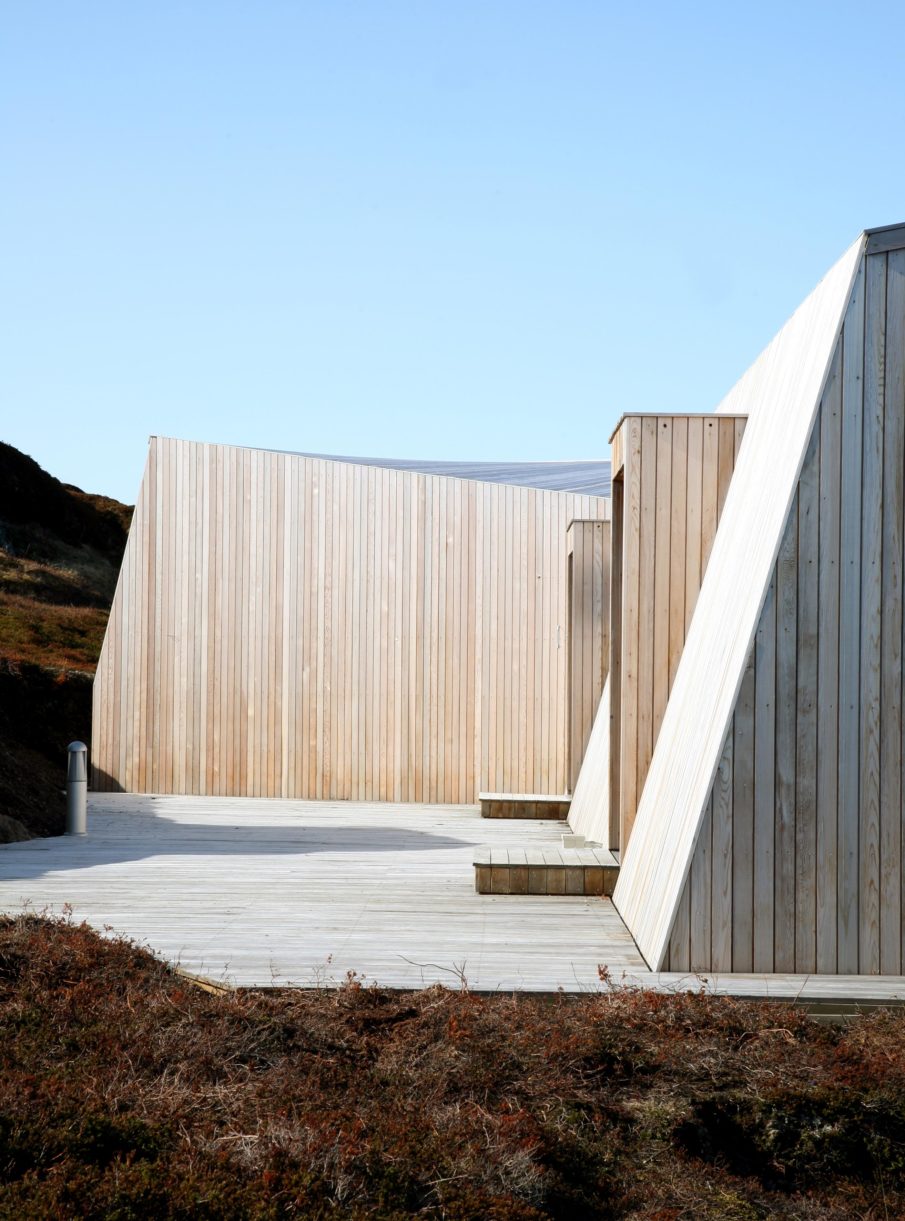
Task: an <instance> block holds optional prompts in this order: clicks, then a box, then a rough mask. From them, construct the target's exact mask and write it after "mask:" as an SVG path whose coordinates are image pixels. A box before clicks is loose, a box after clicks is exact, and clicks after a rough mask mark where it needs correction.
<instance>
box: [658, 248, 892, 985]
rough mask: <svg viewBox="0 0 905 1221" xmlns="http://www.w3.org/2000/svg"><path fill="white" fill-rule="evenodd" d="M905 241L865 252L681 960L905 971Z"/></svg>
mask: <svg viewBox="0 0 905 1221" xmlns="http://www.w3.org/2000/svg"><path fill="white" fill-rule="evenodd" d="M903 481H905V250H902V249H898V250H894V251H891V252H889V253H885V252H884V253H879V254H869V255H868V256H867V257H866V258H865V260H864V262H863V263H862V265H861V269H860V271H859V273H858V276H857V279H856V281H855V287H854V291H853V293H852V296H851V300H850V304H849V306H848V309H847V311H846V314H845V319H844V325H843V329H842V335H841V338H840V339H839V341H838V343H837V345H836V348H835V351H834V354H833V358H832V363H831V367H830V373H829V377H828V380H827V384H826V387H825V390H824V393H823V396H822V400H821V403H820V407H819V411H818V415H817V419H816V423H815V424H814V427H813V431H812V433H811V437H810V442H809V444H808V448H807V454H806V457H805V461H804V466H803V468H802V470H801V475H800V479H799V482H798V486H797V490H796V493H795V498H794V501H793V504H792V508H791V512H790V515H789V517H788V519H787V522H786V526H785V530H784V534H783V539H782V544H781V547H780V551H779V556H778V559H777V561H776V564H775V567H774V570H773V576H772V580H771V582H770V587H769V591H768V594H767V598H766V602H765V604H764V607H763V610H762V612H761V615H760V621H759V624H758V627H757V634H756V637H755V641H754V646H753V648H752V651H751V655H750V657H749V660H748V665H747V667H746V669H745V674H744V679H743V681H742V686H741V690H740V692H739V695H738V698H737V701H736V705H735V711H734V714H733V718H732V723H731V726H730V729H729V733H728V735H727V738H726V742H725V745H724V749H723V754H722V758H721V760H720V764H719V768H718V770H717V775H716V779H715V781H714V785H713V789H712V791H711V794H710V797H709V799H708V803H707V806H706V815H705V819H704V823H703V826H702V828H701V831H700V835H699V839H698V842H697V845H696V847H695V851H694V855H693V858H692V863H691V869H690V872H689V874H688V877H687V879H686V883H685V887H684V889H683V891H682V896H681V900H680V903H679V908H678V913H677V915H676V918H675V922H674V925H673V928H672V932H671V935H670V942H669V959H668V961H669V966H670V967H671V968H672V969H674V970H689V969H690V970H699V969H709V970H727V971H728V970H732V971H780V972H786V971H790V972H791V971H794V972H812V971H815V972H821V973H836V972H838V973H861V974H871V973H874V974H876V973H881V974H898V973H900V972H901V971H902V970H903V966H905V947H903V916H905V907H903V880H905V866H903V845H905V841H903V813H905V802H903V758H905V754H903V739H902V734H903V718H902V697H903V664H902V659H903V652H902V643H903V609H902V600H903V569H905V553H903V547H905V515H903Z"/></svg>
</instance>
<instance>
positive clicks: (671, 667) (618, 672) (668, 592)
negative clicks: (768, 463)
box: [581, 415, 745, 850]
mask: <svg viewBox="0 0 905 1221" xmlns="http://www.w3.org/2000/svg"><path fill="white" fill-rule="evenodd" d="M744 425H745V421H744V418H742V417H739V418H732V417H725V418H722V419H719V418H717V417H711V418H707V417H705V416H700V415H696V416H685V415H677V416H642V415H626V416H625V417H624V418H623V421H622V423H621V425H620V427H619V429H618V430H617V433H616V434H615V436H614V438H613V443H614V453H615V452H616V449H617V448H618V450H619V452H620V453H624V454H625V462H624V468H623V469H622V471H621V473H619V472H617V473H618V474H619V478H618V480H617V481H616V482H615V483H614V498H613V527H612V529H613V547H614V549H615V548H619V549H620V552H619V554H618V555H616V554H615V550H614V557H613V563H612V575H611V579H612V581H613V591H612V600H613V608H614V609H613V612H612V617H611V619H612V629H611V642H612V644H611V648H612V656H611V660H610V669H611V671H612V683H611V694H610V699H611V706H610V719H611V726H616V727H618V732H611V738H612V742H613V750H614V752H615V751H616V750H618V752H619V753H618V760H617V759H616V757H615V754H614V755H613V765H614V769H613V770H614V775H613V777H612V778H611V781H610V784H609V793H608V796H607V804H608V806H609V817H610V820H611V822H612V823H613V824H614V829H613V834H612V836H611V842H610V847H612V848H619V847H621V849H622V850H624V848H625V845H626V844H627V843H628V840H629V837H630V835H631V830H632V824H633V822H634V817H635V811H636V809H637V804H638V799H639V797H640V795H641V792H642V790H643V788H644V782H645V780H646V778H647V772H648V768H649V766H650V760H651V758H652V756H653V752H654V748H655V745H656V741H657V735H658V734H659V732H660V725H661V724H662V721H663V716H664V714H665V711H666V705H667V702H668V700H669V693H670V690H671V688H672V683H673V681H674V678H675V674H676V670H677V668H678V664H679V657H680V656H681V653H682V647H683V644H684V642H685V633H686V630H687V626H688V624H689V623H690V622H691V616H692V613H693V611H694V604H695V600H696V598H697V593H698V589H699V588H700V584H701V578H702V574H703V573H704V571H705V570H706V568H707V562H708V560H709V558H710V550H711V547H712V545H713V539H714V536H715V534H716V528H717V523H718V522H719V517H720V513H721V511H722V507H723V503H724V501H725V497H726V493H727V491H728V488H729V482H730V480H731V477H732V470H733V467H734V465H735V456H736V439H737V437H738V438H739V439H740V438H741V435H742V434H743V432H744ZM615 469H616V468H615V465H614V470H615ZM600 740H601V741H602V740H603V739H602V737H601V739H600ZM589 767H590V769H591V770H592V772H593V773H594V774H595V775H597V774H598V773H599V771H600V764H599V761H595V760H591V761H590V762H589ZM586 794H587V790H585V795H586ZM581 816H582V817H584V814H583V813H582V815H581ZM589 817H590V816H589ZM617 820H618V828H617V826H616V823H617ZM592 821H594V822H595V824H596V823H597V822H598V821H599V820H598V819H597V818H596V817H594V818H593V819H592Z"/></svg>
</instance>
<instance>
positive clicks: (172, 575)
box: [92, 439, 609, 802]
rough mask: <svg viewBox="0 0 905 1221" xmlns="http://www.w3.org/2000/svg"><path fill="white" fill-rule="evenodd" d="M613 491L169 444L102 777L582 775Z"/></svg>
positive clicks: (186, 784) (329, 784)
mask: <svg viewBox="0 0 905 1221" xmlns="http://www.w3.org/2000/svg"><path fill="white" fill-rule="evenodd" d="M608 515H609V502H608V501H606V500H603V499H602V498H598V497H591V496H582V495H576V494H572V493H566V492H550V491H537V490H533V489H529V488H523V487H513V486H510V485H503V484H493V483H478V482H472V481H468V480H458V479H451V478H444V477H439V476H433V475H423V474H414V473H411V472H400V471H395V470H388V469H379V468H374V467H364V466H358V465H354V464H349V463H343V462H331V461H324V460H318V459H313V458H306V457H302V456H299V455H293V454H282V453H274V452H268V451H261V450H249V449H238V448H233V447H229V446H218V445H202V444H195V443H191V442H182V441H173V440H167V439H155V440H152V443H151V447H150V452H149V456H148V464H147V469H146V472H145V477H144V480H143V482H142V486H141V490H140V495H139V497H138V503H137V506H136V513H135V519H134V522H133V526H132V530H131V533H130V537H129V543H128V546H127V549H126V555H125V558H124V562H123V569H122V573H121V575H120V581H119V585H118V588H117V593H116V597H115V599H114V603H113V608H112V612H111V617H110V623H109V627H108V631H107V637H106V640H105V642H104V648H103V651H102V655H101V659H100V664H99V667H98V672H97V678H96V681H95V699H94V729H93V742H92V754H93V763H94V774H93V783H94V785H95V786H96V787H98V788H122V789H125V790H128V791H138V792H160V793H187V794H191V793H199V794H205V793H211V794H220V795H227V794H236V795H254V796H274V797H297V798H330V799H342V798H347V799H352V800H391V801H418V802H473V801H474V800H475V799H476V794H477V792H478V790H479V789H483V790H488V789H489V790H499V791H510V792H538V793H559V792H563V791H564V790H565V788H566V785H567V780H568V772H567V768H568V744H567V650H566V635H567V630H566V629H567V623H566V611H567V608H566V579H567V576H566V528H567V525H568V523H569V521H570V520H571V519H572V518H575V517H582V518H594V517H598V518H605V517H607V516H608Z"/></svg>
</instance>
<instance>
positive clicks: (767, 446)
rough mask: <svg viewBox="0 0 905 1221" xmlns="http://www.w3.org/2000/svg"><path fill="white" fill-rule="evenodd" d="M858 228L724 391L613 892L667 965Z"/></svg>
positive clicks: (645, 950) (855, 258)
mask: <svg viewBox="0 0 905 1221" xmlns="http://www.w3.org/2000/svg"><path fill="white" fill-rule="evenodd" d="M865 244H866V235H865V234H864V233H862V234H861V235H860V236H859V237H858V238H857V240H856V241H855V242H854V243H853V244H852V246H850V247H849V249H848V250H847V251H846V252H845V254H844V255H843V256H842V257H841V258H840V259H839V261H838V262H837V263H836V264H835V265H834V266H833V268H832V269H831V270H830V271H829V272H828V273H827V275H826V276H825V277H824V278H823V280H821V282H820V284H818V286H817V287H816V288H815V289H814V291H813V292H812V293H811V294H810V296H809V297H808V298H807V299H806V300H805V301H804V302H803V303H802V304H801V305H800V306H799V308H798V309H797V310H796V311H795V313H794V314H793V315H792V317H791V318H790V319H789V321H788V322H787V323H786V325H785V326H784V327H783V328H782V330H781V331H780V332H779V333H778V334H777V335H776V336H775V338H774V339H773V340H772V341H771V343H770V344H769V345H768V346H767V347H766V348H765V349H764V351H763V352H762V353H761V355H760V356H759V357H758V359H757V360H756V361H755V362H754V364H753V365H752V366H751V367H750V368H749V369H748V371H747V372H746V373H745V374H744V376H743V377H742V378H741V380H740V381H739V382H738V383H737V384H736V385H735V387H734V388H733V389H732V390H731V391H730V392H729V394H728V395H727V396H726V398H725V399H724V400H723V401H722V403H720V405H719V407H718V408H717V411H718V412H720V413H723V414H747V415H748V425H747V428H746V430H745V437H744V441H743V443H742V447H741V450H740V453H739V458H738V462H737V463H736V467H735V472H734V474H733V478H732V482H731V483H730V485H729V492H728V494H727V497H726V503H725V506H724V509H723V514H722V517H721V519H720V525H719V528H718V530H717V534H716V538H715V540H714V545H713V551H712V552H711V556H710V561H709V563H708V566H707V571H706V573H705V576H704V580H703V583H702V585H701V591H700V594H699V595H698V601H697V605H696V608H695V612H694V615H693V617H692V621H691V625H690V628H689V632H688V637H687V639H686V642H685V647H684V650H683V652H682V657H681V660H680V662H679V666H678V669H677V671H676V678H675V683H674V686H673V689H672V692H671V694H670V698H669V702H668V704H667V707H666V712H665V714H664V718H663V723H662V725H661V728H660V733H659V736H658V739H657V744H656V747H655V749H654V755H653V759H652V760H651V765H650V770H649V772H648V775H647V780H646V782H645V785H644V791H643V793H642V795H641V801H640V803H639V806H638V811H637V815H636V819H635V823H634V827H633V830H632V837H631V840H630V841H629V844H628V847H627V849H626V851H625V855H624V857H623V861H622V867H621V869H620V874H619V880H618V883H617V885H616V888H615V893H614V895H613V901H614V903H615V905H616V907H617V908H618V910H619V912H620V915H621V916H622V918H623V920H624V921H625V923H626V925H627V926H628V928H629V930H630V932H631V933H632V935H633V937H634V938H635V941H636V943H637V945H638V948H639V950H640V951H641V953H642V954H643V956H644V958H645V960H646V961H647V962H648V964H649V965H650V966H651V967H652V968H653V969H655V970H656V969H660V967H661V966H662V963H663V961H664V958H665V955H666V950H667V947H668V944H669V935H670V931H671V928H672V924H673V921H674V919H675V913H676V909H677V907H678V904H679V900H680V898H681V893H682V887H683V885H684V882H685V878H686V876H687V873H688V869H689V867H690V864H691V859H692V856H693V854H694V849H695V844H696V842H697V838H698V834H699V832H700V828H701V824H702V821H703V817H704V807H705V803H706V801H707V797H708V794H709V792H710V788H711V786H712V783H713V777H714V774H715V772H716V768H717V765H718V762H719V757H720V752H721V750H722V747H723V742H724V740H725V736H726V731H727V728H728V725H729V720H730V718H731V716H732V712H733V709H734V707H735V701H736V699H737V696H738V690H739V686H740V685H741V681H742V678H743V675H744V668H745V664H746V661H747V657H748V653H749V651H750V648H751V643H752V641H753V639H754V633H755V631H756V628H757V621H758V618H759V616H760V611H761V607H762V606H763V602H764V598H765V596H766V592H767V588H768V585H769V581H770V574H771V573H772V570H773V566H774V564H775V561H776V556H777V553H778V551H779V546H780V543H781V540H782V535H783V530H784V528H785V523H786V519H787V518H788V514H789V508H790V505H791V503H792V498H793V496H794V494H795V487H796V485H797V482H798V478H799V475H800V473H801V466H802V463H803V461H804V457H805V453H806V450H807V444H808V440H809V438H810V434H811V430H812V427H813V424H814V419H815V416H816V412H817V408H818V405H819V402H820V398H821V395H822V393H823V387H824V384H825V382H826V378H827V374H828V371H829V366H830V360H831V358H832V354H833V350H834V348H835V345H836V342H837V340H838V337H839V333H840V330H841V326H842V321H843V318H844V315H845V310H846V308H847V305H848V302H849V299H850V297H851V294H852V290H853V286H854V285H855V282H856V277H857V276H858V275H859V274H860V272H861V268H862V266H863V254H864V249H865Z"/></svg>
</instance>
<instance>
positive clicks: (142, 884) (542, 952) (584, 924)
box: [0, 794, 905, 1005]
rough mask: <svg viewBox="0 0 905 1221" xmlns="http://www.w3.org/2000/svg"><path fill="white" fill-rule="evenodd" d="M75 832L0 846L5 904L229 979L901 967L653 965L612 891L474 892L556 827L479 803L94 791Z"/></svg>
mask: <svg viewBox="0 0 905 1221" xmlns="http://www.w3.org/2000/svg"><path fill="white" fill-rule="evenodd" d="M89 803H90V804H89V834H88V836H87V837H85V838H84V839H70V838H66V837H62V838H59V839H49V840H47V839H45V840H30V841H28V842H26V843H22V844H9V845H6V846H4V847H0V911H4V912H9V913H14V912H20V911H22V910H23V909H24V908H28V909H30V910H32V911H37V912H45V911H46V912H48V913H56V914H61V913H62V912H63V910H64V905H66V904H69V905H70V906H71V908H72V915H73V918H74V919H75V920H82V919H84V920H87V921H88V922H89V923H90V924H92V925H93V926H94V927H95V928H97V929H99V930H104V929H109V931H110V932H111V933H122V934H125V935H126V936H128V937H131V938H133V939H134V940H135V941H137V942H138V943H139V944H142V945H146V946H147V947H148V948H149V949H151V950H153V951H154V952H155V953H157V954H159V955H161V956H162V957H164V958H166V959H168V960H169V961H171V962H173V963H175V964H178V965H179V966H180V967H181V968H183V969H184V970H186V971H188V972H190V973H192V974H195V975H201V976H204V977H206V978H208V979H212V980H215V981H221V982H225V983H229V984H232V985H235V986H239V987H270V986H277V987H282V986H289V985H297V986H312V985H323V986H329V985H333V984H338V983H341V982H342V981H343V980H344V979H345V977H346V973H347V972H348V971H356V972H358V973H359V975H360V976H362V977H364V979H365V981H366V982H374V981H376V982H378V983H381V984H384V985H386V986H388V987H394V988H418V987H422V986H424V985H426V984H431V983H434V982H441V983H444V984H447V985H449V986H452V987H457V986H459V984H460V982H461V979H462V978H463V977H464V979H465V980H467V983H468V986H469V987H471V988H473V989H475V990H484V991H493V990H497V989H500V990H510V989H524V990H529V991H542V992H552V991H555V990H556V989H559V988H562V989H564V990H565V991H567V992H580V991H592V990H594V991H596V990H597V989H598V988H599V987H600V981H599V977H598V973H597V968H598V965H606V966H608V967H609V969H610V972H611V976H612V978H613V981H614V982H616V983H620V982H624V983H626V984H630V985H635V986H638V985H643V986H646V987H654V988H660V989H670V990H671V989H677V988H683V989H685V988H690V989H700V988H702V987H703V988H706V989H708V990H711V991H716V992H729V993H733V994H735V995H742V996H769V997H775V998H780V997H783V998H788V999H795V1000H800V1001H808V1002H821V1001H822V1002H826V1001H838V1000H844V1001H848V1002H849V1003H852V1004H858V1005H870V1004H876V1003H888V1002H890V1001H903V1000H905V979H903V978H902V977H900V976H891V977H882V976H881V977H865V976H860V977H844V976H816V975H811V976H805V975H710V976H696V975H680V974H668V973H661V974H659V975H656V974H652V973H651V972H649V971H648V970H647V968H646V967H645V964H644V961H643V959H642V958H641V956H640V954H639V953H638V951H637V949H636V948H635V945H634V942H633V941H632V938H631V936H630V935H629V933H628V932H627V930H626V928H625V926H624V924H623V923H622V921H621V919H620V918H619V915H618V913H617V912H616V910H615V909H614V907H613V906H612V904H611V903H610V902H609V901H608V900H606V899H600V898H591V897H587V898H586V897H582V896H544V895H479V894H476V893H475V890H474V869H473V866H472V857H473V854H474V850H475V848H476V847H478V846H480V845H488V846H490V847H493V848H505V847H507V846H509V847H514V848H545V847H550V848H556V847H558V846H559V841H560V837H561V835H562V823H560V822H545V821H541V820H531V821H526V822H521V823H514V822H508V821H505V820H489V821H488V820H486V819H484V820H482V819H481V818H480V816H479V815H478V812H477V810H476V809H475V808H474V807H469V806H417V805H378V804H358V803H352V802H341V803H339V802H336V803H334V802H329V803H328V802H302V801H276V800H264V799H259V800H255V799H252V798H218V797H190V798H185V797H147V796H122V795H114V794H93V795H92V796H91V797H90V799H89Z"/></svg>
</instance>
